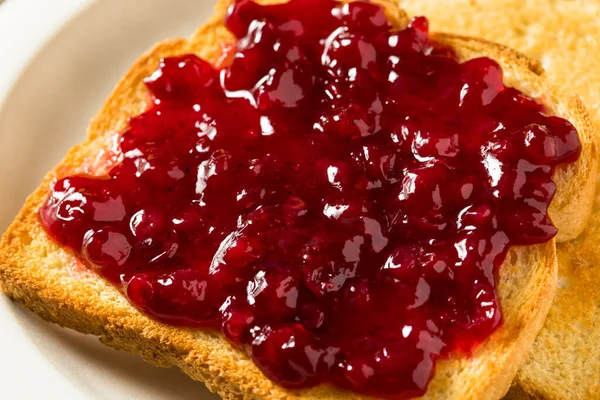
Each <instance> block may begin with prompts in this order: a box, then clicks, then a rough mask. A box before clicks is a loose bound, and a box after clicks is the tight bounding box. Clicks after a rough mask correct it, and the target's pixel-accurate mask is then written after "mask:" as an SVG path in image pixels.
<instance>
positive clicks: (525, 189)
mask: <svg viewBox="0 0 600 400" xmlns="http://www.w3.org/2000/svg"><path fill="white" fill-rule="evenodd" d="M226 23H227V26H228V28H229V29H230V30H231V31H232V32H233V33H234V34H235V35H236V37H237V38H238V41H237V47H236V51H235V54H234V56H233V59H232V61H231V63H230V64H229V65H228V66H226V67H225V68H223V69H222V70H215V69H214V68H213V67H211V65H209V64H208V63H207V62H205V61H203V60H201V59H199V58H198V57H196V56H194V55H185V56H182V57H178V58H169V59H165V60H163V61H162V62H161V64H160V66H159V67H158V69H157V70H156V72H155V73H154V74H153V75H152V76H150V77H149V78H148V79H147V80H146V85H147V87H148V89H149V90H150V92H151V93H152V96H153V97H152V99H153V100H154V101H153V103H152V105H151V106H150V107H149V108H148V110H147V111H146V112H144V113H143V114H141V115H139V116H136V117H133V118H131V120H130V122H129V128H128V129H127V130H126V131H125V132H123V133H122V135H121V136H120V141H119V143H120V149H119V154H120V159H119V161H118V163H117V164H116V165H115V166H114V167H113V168H112V169H111V170H110V172H109V173H108V175H107V176H101V177H91V176H70V177H66V178H63V179H60V180H58V181H57V182H56V183H55V185H54V187H53V191H52V194H51V196H50V197H49V198H48V200H47V202H46V203H45V205H44V206H43V207H42V209H41V210H40V216H41V219H42V221H43V223H44V225H45V227H46V228H47V230H48V232H49V233H50V235H51V236H52V237H53V238H54V239H55V240H57V241H58V242H59V243H61V244H62V245H64V246H66V247H68V248H70V249H72V250H73V251H74V252H75V253H76V254H77V255H78V256H79V257H80V258H81V259H83V260H85V261H86V262H87V263H88V264H89V265H90V267H91V268H93V269H94V270H95V271H97V272H98V273H99V274H101V275H102V276H104V277H105V278H106V279H108V280H110V281H111V282H113V283H115V284H116V285H118V286H119V287H122V288H123V291H124V292H125V293H126V295H127V296H128V298H129V299H130V300H131V302H133V304H135V305H136V306H137V307H139V308H140V309H142V310H143V311H144V312H145V313H147V314H149V315H151V316H153V317H155V318H157V319H160V320H162V321H165V322H167V323H170V324H175V325H185V326H192V327H212V328H217V329H221V330H222V332H223V333H224V335H225V336H226V337H227V338H228V339H229V340H231V341H232V342H234V343H237V344H238V345H240V346H241V348H243V349H245V350H246V351H248V352H249V353H250V354H251V355H252V357H253V359H254V361H255V363H256V364H257V365H258V366H259V367H260V368H261V370H262V371H263V372H264V373H265V374H266V375H267V376H268V377H269V378H270V379H272V380H274V381H276V382H278V383H279V384H281V385H283V386H286V387H307V386H312V385H316V384H319V383H321V382H332V383H334V384H336V385H339V386H342V387H346V388H349V389H351V390H354V391H357V392H360V393H367V394H372V395H377V396H381V397H388V398H404V397H408V396H416V395H420V394H422V393H424V391H425V390H426V387H427V384H428V382H429V380H430V379H431V377H432V375H433V373H434V367H435V363H436V360H437V359H439V358H441V357H446V356H448V354H450V353H452V352H460V353H463V354H465V353H466V354H468V353H469V352H470V350H471V349H472V348H473V346H475V345H477V344H478V343H480V342H481V341H483V340H484V339H485V338H487V337H488V336H489V335H490V334H491V333H492V332H493V331H494V330H495V329H496V328H497V327H498V326H499V324H501V321H502V317H501V314H500V308H499V303H498V297H497V292H496V289H495V286H496V277H497V272H498V268H499V267H500V265H501V264H502V262H503V260H504V258H505V255H506V253H507V251H508V249H509V247H510V246H512V245H527V244H533V243H540V242H544V241H547V240H549V239H551V238H552V237H553V236H554V235H555V234H556V229H555V227H554V226H553V225H552V222H551V221H550V219H549V218H548V214H547V209H548V205H549V203H550V201H551V199H552V196H553V195H554V191H555V185H554V183H553V182H552V180H551V175H552V173H553V171H554V169H555V167H556V166H557V165H558V164H560V163H566V162H572V161H574V160H575V159H576V158H577V157H578V155H579V153H580V144H579V141H578V137H577V132H576V131H575V129H574V128H573V126H572V125H571V124H570V123H568V122H567V121H565V120H563V119H560V118H557V117H552V116H547V115H546V113H545V110H544V108H543V107H542V106H541V105H540V104H538V103H537V102H535V101H534V100H532V99H530V98H528V97H526V96H525V95H523V94H522V93H520V92H519V91H517V90H515V89H512V88H508V87H506V86H505V85H504V84H503V76H502V70H501V68H500V67H499V66H498V64H497V63H496V62H494V61H492V60H490V59H487V58H479V59H474V60H471V61H468V62H465V63H459V62H458V61H457V60H456V58H455V57H454V56H453V54H452V52H451V51H448V50H443V49H439V48H437V47H436V46H435V45H434V44H433V43H431V42H430V40H429V36H428V27H427V21H426V20H425V19H423V18H418V19H415V20H414V21H413V22H412V23H411V25H410V26H409V27H408V28H407V29H404V30H394V29H393V28H392V26H391V25H390V23H389V22H388V20H387V19H386V17H385V15H384V13H383V12H382V10H381V9H380V8H379V7H378V6H376V5H373V4H370V3H368V2H354V3H350V4H348V5H344V6H342V5H340V4H338V3H336V2H333V1H330V0H292V1H291V2H289V3H287V4H284V5H276V6H259V5H257V4H255V3H253V2H251V1H245V0H241V1H238V2H237V3H235V4H234V6H233V7H232V8H231V9H230V13H229V15H228V17H227V21H226Z"/></svg>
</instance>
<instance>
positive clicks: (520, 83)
mask: <svg viewBox="0 0 600 400" xmlns="http://www.w3.org/2000/svg"><path fill="white" fill-rule="evenodd" d="M382 3H383V4H384V5H385V6H386V10H387V12H388V14H389V16H390V18H391V19H392V21H394V23H395V24H396V25H397V26H398V27H402V26H405V25H406V23H407V18H406V15H405V13H404V12H403V11H402V10H401V9H400V8H399V7H398V6H397V5H396V4H395V3H392V2H391V1H385V2H382ZM228 4H229V1H226V0H225V1H220V2H219V3H218V5H217V10H216V13H215V16H214V17H213V18H212V19H211V20H210V21H209V22H208V23H207V24H206V25H205V26H203V27H202V28H200V29H199V30H198V31H197V32H196V34H195V35H194V36H192V38H191V39H190V40H189V41H188V40H183V39H176V40H168V41H165V42H162V43H160V44H158V45H157V46H156V47H155V48H154V49H152V50H151V51H150V52H149V53H147V54H146V55H144V56H142V57H141V58H140V59H139V60H138V61H137V62H136V63H135V64H134V66H133V67H132V68H131V70H130V71H129V72H128V73H127V74H126V76H125V77H124V78H123V79H122V80H121V82H120V83H119V84H118V85H117V88H116V89H115V91H114V92H113V94H112V95H111V97H110V98H109V99H108V101H107V103H106V104H105V106H104V107H103V108H102V110H101V111H100V113H99V114H98V115H97V116H96V117H95V119H94V120H93V121H92V123H91V125H90V128H89V131H88V138H87V140H86V141H85V142H84V143H83V144H81V145H78V146H76V147H74V148H73V149H72V150H71V151H70V152H69V153H68V154H67V156H66V158H65V159H64V160H63V161H62V162H61V164H59V166H58V167H57V168H56V169H55V170H54V171H52V172H50V173H49V174H48V175H47V176H46V178H45V179H44V181H43V182H42V184H41V186H40V187H39V188H38V189H37V190H36V191H35V192H34V193H33V194H32V195H31V196H30V197H29V199H28V200H27V202H26V204H25V206H24V208H23V209H22V210H21V212H20V213H19V215H18V216H17V217H16V219H15V221H14V222H13V224H12V225H11V227H10V228H9V229H8V231H7V232H6V234H5V235H4V236H3V238H2V242H1V244H0V282H1V283H2V287H3V289H4V291H5V292H6V293H7V294H8V295H9V296H11V297H12V298H14V299H16V300H18V301H20V302H22V303H23V304H25V305H26V306H27V307H29V308H30V309H32V310H33V311H34V312H36V313H37V314H38V315H40V316H41V317H43V318H45V319H47V320H49V321H52V322H55V323H58V324H60V325H62V326H65V327H69V328H72V329H75V330H78V331H80V332H83V333H87V334H93V335H96V336H99V337H100V340H101V341H102V342H103V343H105V344H106V345H108V346H111V347H114V348H117V349H123V350H126V351H129V352H133V353H137V354H140V355H141V356H142V357H143V358H144V359H146V360H147V361H148V362H150V363H152V364H154V365H157V366H163V367H167V366H171V365H174V366H177V367H179V368H181V369H182V370H183V371H184V372H185V373H187V374H188V375H189V376H191V377H192V378H194V379H197V380H200V381H202V382H204V383H205V384H206V385H207V386H208V388H209V389H211V390H212V391H214V392H216V393H218V394H220V395H221V396H223V398H226V399H241V398H244V399H289V398H298V399H323V400H325V399H363V398H365V396H361V395H358V394H354V393H350V392H347V391H344V390H342V389H339V388H337V387H333V386H329V385H321V386H318V387H315V388H311V389H303V390H289V389H284V388H282V387H280V386H278V385H276V384H275V383H273V382H272V381H270V380H268V379H267V378H265V377H264V376H263V374H262V373H261V372H260V371H259V369H258V368H257V367H256V366H255V365H254V364H253V363H252V361H251V359H250V358H249V357H248V356H247V355H246V354H245V353H243V352H242V351H239V350H237V349H235V348H233V347H232V346H231V345H230V344H229V343H228V342H227V341H226V340H225V339H224V338H223V337H222V336H221V335H220V334H219V333H217V332H214V331H206V330H195V329H184V328H177V327H173V326H169V325H165V324H162V323H159V322H157V321H155V320H153V319H151V318H149V317H147V316H145V315H143V314H141V313H140V312H139V311H138V310H137V309H136V308H134V307H133V306H132V305H131V304H130V303H129V302H128V301H127V299H126V298H125V297H124V296H123V295H122V294H121V293H120V292H119V291H118V290H117V289H116V288H115V287H113V286H112V285H110V284H108V283H107V282H105V281H104V280H103V279H101V278H99V277H98V276H97V275H95V274H93V273H92V272H90V271H88V270H87V269H86V268H81V267H80V263H79V261H77V258H76V257H75V256H74V255H73V254H71V253H70V252H68V251H65V250H64V249H63V248H61V247H60V246H59V245H57V244H56V243H54V242H53V241H51V240H50V239H49V237H48V236H47V234H46V233H45V231H44V229H43V227H42V226H41V224H40V222H39V220H38V216H37V209H38V208H39V207H40V205H41V204H42V203H43V202H44V201H45V199H46V197H47V195H48V190H49V187H50V184H51V183H52V182H53V181H54V180H55V179H56V178H57V177H58V176H64V175H67V174H73V173H77V172H81V171H86V170H87V171H94V172H98V171H101V170H102V159H103V158H104V157H105V154H106V151H107V150H108V149H110V146H111V141H112V138H113V137H114V135H115V133H116V132H120V131H122V130H123V129H125V127H126V124H127V117H129V116H131V115H136V114H139V113H140V112H141V111H143V109H144V108H145V107H146V104H147V91H146V89H145V86H144V84H143V79H144V78H145V77H146V76H148V75H150V74H151V72H152V71H153V70H154V69H155V67H156V66H157V65H158V63H159V60H160V59H161V58H162V57H167V56H173V55H178V54H183V53H190V52H194V53H197V54H198V55H200V56H201V57H202V58H204V59H207V60H209V61H211V62H214V63H217V62H219V59H220V57H221V48H222V46H221V44H222V43H230V42H232V40H233V37H232V36H231V34H230V33H229V32H228V31H227V30H226V29H225V27H224V26H223V17H224V15H225V12H226V8H227V6H228ZM435 40H437V41H439V42H442V43H443V44H446V45H450V46H452V47H453V48H454V49H455V50H456V52H457V54H458V56H459V57H460V58H461V59H462V60H467V59H470V58H473V57H478V56H489V57H492V58H494V59H496V60H497V61H498V62H499V63H500V64H501V65H502V66H503V68H504V70H505V81H506V83H507V84H508V85H510V86H514V87H517V88H519V89H521V90H523V91H525V92H526V93H528V94H530V95H532V96H534V97H536V98H539V99H540V100H541V101H543V102H544V103H545V104H546V105H547V107H548V109H549V111H550V112H552V113H554V114H556V115H559V116H562V117H564V118H567V119H568V120H570V121H571V122H572V123H573V124H574V125H575V126H576V128H577V129H578V131H579V132H580V135H581V139H582V142H583V144H584V148H585V150H584V151H585V152H584V156H583V157H582V158H581V160H580V161H578V162H577V163H575V164H572V165H569V166H566V167H564V168H562V169H561V170H559V171H557V173H556V176H555V179H556V181H557V186H558V192H557V196H556V200H555V204H556V205H555V206H553V208H552V210H551V215H552V216H553V218H554V221H555V223H556V224H557V226H558V228H559V229H561V230H564V231H571V235H576V234H577V232H576V231H577V230H578V229H579V228H578V227H577V226H575V225H576V224H575V225H573V224H572V223H571V222H572V221H574V220H585V219H586V218H587V216H586V215H585V214H586V213H587V212H586V210H587V209H588V208H589V207H588V205H587V204H588V203H589V202H590V201H589V199H588V198H589V197H591V190H592V189H591V185H590V183H589V182H588V179H587V178H588V176H589V175H590V174H591V173H592V172H594V170H595V147H594V145H593V141H592V131H591V125H590V123H589V118H588V116H587V113H586V111H585V109H584V108H583V106H582V104H581V103H580V102H579V101H578V100H577V99H575V98H570V97H565V96H562V95H560V94H559V93H557V92H556V91H555V90H554V89H552V88H550V87H549V86H547V85H546V83H545V82H544V80H543V78H542V77H541V76H540V75H541V69H540V68H539V66H538V65H537V64H536V63H534V62H531V61H529V60H527V59H526V58H525V57H524V56H522V55H520V54H518V53H516V52H514V51H512V50H509V49H507V48H505V47H503V46H499V45H496V44H493V43H490V42H485V41H481V40H477V39H471V38H467V37H459V36H452V35H438V36H436V37H435ZM563 213H573V215H570V218H569V219H570V221H567V220H566V219H565V218H561V215H560V214H563ZM555 286H556V257H555V244H554V240H552V241H550V242H547V243H544V244H539V245H533V246H527V247H514V248H512V249H511V250H510V252H509V254H508V256H507V258H506V260H505V262H504V264H503V265H502V267H501V270H500V280H499V284H498V294H499V298H500V302H501V307H502V311H503V316H504V320H503V324H502V326H501V327H500V328H499V329H497V330H496V331H495V332H494V333H493V334H492V335H491V336H490V337H489V338H488V339H487V340H486V341H485V342H483V343H482V344H481V345H479V346H478V347H477V348H476V350H475V351H474V354H472V356H470V357H465V356H458V355H457V356H454V357H451V358H449V359H447V360H442V361H439V362H438V364H437V367H436V373H435V376H434V377H433V379H432V381H431V382H430V384H429V387H428V390H427V393H426V395H425V396H424V398H431V399H433V398H440V399H441V398H444V399H497V398H500V397H501V396H502V395H504V394H505V393H506V391H507V390H508V388H509V386H510V382H511V380H512V379H513V377H514V375H515V373H516V371H517V368H518V366H519V364H520V361H521V360H522V359H523V357H524V356H525V355H526V354H527V351H528V349H529V347H530V345H531V343H532V341H533V339H534V337H535V335H536V333H537V332H538V330H539V328H540V327H541V325H542V322H543V320H544V317H545V315H546V313H547V310H548V308H549V305H550V302H551V299H552V296H553V293H554V290H555Z"/></svg>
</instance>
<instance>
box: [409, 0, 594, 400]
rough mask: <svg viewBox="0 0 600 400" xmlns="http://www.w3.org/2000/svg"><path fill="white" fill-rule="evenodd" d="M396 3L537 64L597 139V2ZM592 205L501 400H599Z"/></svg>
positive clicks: (563, 248)
mask: <svg viewBox="0 0 600 400" xmlns="http://www.w3.org/2000/svg"><path fill="white" fill-rule="evenodd" d="M401 4H402V5H403V6H404V7H406V9H407V11H408V12H409V13H410V14H413V15H421V14H424V15H427V16H428V17H429V18H430V20H431V23H432V27H433V29H439V30H444V31H447V32H461V33H464V34H469V35H474V36H480V37H484V38H488V39H491V40H495V41H499V42H501V43H504V44H507V45H509V46H511V47H514V48H516V49H518V50H520V51H523V52H524V53H525V54H527V55H528V56H530V57H533V58H535V59H539V60H541V63H542V65H543V66H544V69H545V70H546V74H547V77H548V78H549V79H550V80H551V81H553V82H555V83H556V84H557V85H559V86H561V87H562V88H563V89H564V90H565V91H571V92H572V93H576V94H578V95H579V96H581V98H582V99H583V101H584V103H585V105H586V107H587V108H588V110H589V111H590V114H591V117H592V122H593V124H594V125H595V127H596V131H597V133H598V134H600V90H598V88H599V87H600V69H598V68H597V65H599V64H600V40H599V39H600V24H599V23H598V21H600V3H599V2H598V1H596V0H553V1H548V2H540V1H536V0H453V1H449V0H402V1H401ZM449 7H450V10H448V8H449ZM492 20H493V23H490V21H492ZM595 198H596V200H595V204H594V206H593V212H592V216H591V218H590V219H589V220H588V222H587V227H586V229H585V231H584V232H583V233H582V235H581V236H580V237H578V238H577V240H574V241H571V242H568V243H561V244H559V245H558V248H557V253H558V264H559V278H558V282H559V285H558V289H557V291H556V296H555V298H554V301H553V305H552V308H551V309H550V312H549V314H548V317H547V319H546V321H545V323H544V327H543V328H542V330H541V331H540V333H539V335H538V337H537V338H536V340H535V342H534V345H533V347H532V351H531V352H530V354H529V355H528V357H527V359H526V362H525V364H524V365H523V366H522V367H521V369H520V370H519V373H518V374H517V378H516V379H515V385H514V386H513V388H511V390H510V392H509V394H508V396H507V398H511V399H526V398H545V399H557V400H558V399H564V400H567V399H569V400H570V399H600V357H599V356H598V348H599V345H600V291H598V290H597V288H599V287H600V186H598V188H597V190H596V194H595Z"/></svg>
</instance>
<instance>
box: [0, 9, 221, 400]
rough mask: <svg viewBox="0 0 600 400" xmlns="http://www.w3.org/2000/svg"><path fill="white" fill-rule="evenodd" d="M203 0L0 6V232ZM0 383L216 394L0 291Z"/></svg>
mask: <svg viewBox="0 0 600 400" xmlns="http://www.w3.org/2000/svg"><path fill="white" fill-rule="evenodd" d="M213 4H214V0H144V1H139V0H102V1H98V2H93V1H91V0H58V1H47V0H8V1H7V2H6V3H4V4H3V5H1V6H0V54H1V56H0V57H1V58H0V232H2V231H4V230H5V228H6V227H7V226H8V224H9V223H10V221H11V220H12V219H13V217H14V215H15V214H16V213H17V211H18V210H19V208H20V207H21V204H22V203H23V200H24V199H25V198H26V196H27V195H28V194H29V193H30V192H31V191H32V190H33V189H34V188H35V187H36V186H37V184H38V182H39V180H40V179H41V178H42V177H43V175H44V174H45V172H46V171H48V170H49V169H51V168H52V167H53V166H54V165H55V164H56V163H57V162H58V161H59V160H60V159H61V158H62V157H63V155H64V153H65V152H66V150H67V149H68V148H69V147H71V146H72V145H74V144H75V143H77V142H80V141H82V140H83V138H84V134H85V131H86V126H87V123H88V121H89V120H90V118H91V117H92V116H93V115H94V113H95V112H96V111H97V110H98V109H99V108H100V106H101V105H102V103H103V102H104V100H105V99H106V97H107V96H108V95H109V94H110V91H111V89H112V87H113V86H114V85H115V84H116V82H117V81H118V79H119V78H120V76H121V75H123V73H124V72H125V71H127V70H128V69H129V66H130V65H131V64H132V62H133V61H134V60H135V59H136V58H137V57H138V56H139V55H140V54H142V53H143V52H144V51H146V50H147V49H149V48H150V47H151V46H152V44H153V43H155V42H157V41H159V40H161V39H165V38H169V37H177V36H180V37H181V36H183V37H185V36H188V35H189V34H190V33H192V32H193V31H194V30H195V28H196V27H197V26H198V25H200V24H201V23H202V22H203V21H205V20H206V18H207V17H208V16H209V15H210V14H211V13H212V8H213ZM0 360H1V361H2V362H0V389H1V393H2V397H3V398H4V396H6V398H14V399H34V398H35V399H38V398H50V399H54V398H60V399H71V398H73V399H167V398H168V399H194V400H207V399H216V398H217V397H216V396H214V395H212V394H210V393H209V392H208V391H207V390H206V388H205V387H204V386H203V385H202V384H200V383H197V382H193V381H192V380H190V379H188V378H187V377H186V376H185V375H183V374H182V373H181V372H179V371H177V370H175V369H169V370H163V369H158V368H154V367H152V366H150V365H148V364H146V363H144V362H143V361H142V360H141V358H139V357H137V356H132V355H129V354H125V353H120V352H117V351H113V350H110V349H108V348H105V347H104V346H102V345H101V344H100V343H99V342H98V340H97V339H96V338H92V337H87V336H84V335H80V334H77V333H74V332H71V331H67V330H64V329H61V328H58V327H56V326H54V325H51V324H48V323H45V322H43V321H41V320H39V319H38V318H37V317H36V316H35V315H33V314H32V313H30V312H29V311H26V310H25V309H23V308H22V307H20V306H18V305H16V304H12V303H11V302H10V301H9V300H8V299H7V298H6V297H5V296H2V295H0Z"/></svg>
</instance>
